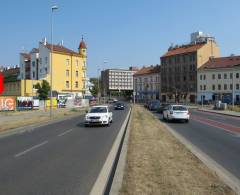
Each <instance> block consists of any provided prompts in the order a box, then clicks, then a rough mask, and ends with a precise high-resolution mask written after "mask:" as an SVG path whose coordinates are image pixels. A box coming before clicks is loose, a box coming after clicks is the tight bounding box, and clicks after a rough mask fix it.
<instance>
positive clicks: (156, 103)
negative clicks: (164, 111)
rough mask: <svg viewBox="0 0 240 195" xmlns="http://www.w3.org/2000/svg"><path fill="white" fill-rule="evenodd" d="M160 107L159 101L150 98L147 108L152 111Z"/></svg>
mask: <svg viewBox="0 0 240 195" xmlns="http://www.w3.org/2000/svg"><path fill="white" fill-rule="evenodd" d="M159 107H160V101H159V100H151V101H150V102H149V103H148V109H149V110H152V111H156V110H157V109H158V108H159Z"/></svg>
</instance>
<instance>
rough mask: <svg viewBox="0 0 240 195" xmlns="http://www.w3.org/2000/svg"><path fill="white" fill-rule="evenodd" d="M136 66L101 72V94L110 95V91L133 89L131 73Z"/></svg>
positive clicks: (134, 70)
mask: <svg viewBox="0 0 240 195" xmlns="http://www.w3.org/2000/svg"><path fill="white" fill-rule="evenodd" d="M136 71H137V69H136V68H134V67H130V68H129V70H127V69H107V70H104V71H102V72H101V82H102V88H101V94H102V95H103V96H107V95H110V92H111V91H112V92H113V91H118V92H121V91H133V74H134V73H135V72H136Z"/></svg>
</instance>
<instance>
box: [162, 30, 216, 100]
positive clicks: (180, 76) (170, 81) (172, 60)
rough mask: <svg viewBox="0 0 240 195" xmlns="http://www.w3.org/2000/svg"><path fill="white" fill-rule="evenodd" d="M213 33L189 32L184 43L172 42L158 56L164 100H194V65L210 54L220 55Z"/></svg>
mask: <svg viewBox="0 0 240 195" xmlns="http://www.w3.org/2000/svg"><path fill="white" fill-rule="evenodd" d="M219 56H220V52H219V47H218V46H217V43H216V41H215V39H214V38H213V37H208V36H205V35H204V36H201V33H199V35H196V34H194V35H193V34H192V35H191V42H190V43H189V44H186V45H180V46H178V45H177V46H175V47H173V46H171V47H170V48H169V49H168V51H167V52H166V53H165V54H164V55H163V56H162V57H161V67H162V68H161V96H162V101H163V102H192V103H195V102H196V101H197V69H198V68H199V67H201V66H202V65H203V64H204V63H206V62H207V61H208V60H209V58H210V57H219Z"/></svg>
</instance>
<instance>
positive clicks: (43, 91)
mask: <svg viewBox="0 0 240 195" xmlns="http://www.w3.org/2000/svg"><path fill="white" fill-rule="evenodd" d="M35 88H36V89H37V92H38V97H39V99H40V100H47V99H48V92H49V91H50V85H49V83H48V82H47V81H46V80H43V81H42V84H40V83H37V84H36V85H35Z"/></svg>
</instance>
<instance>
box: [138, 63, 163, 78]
mask: <svg viewBox="0 0 240 195" xmlns="http://www.w3.org/2000/svg"><path fill="white" fill-rule="evenodd" d="M160 71H161V67H160V66H159V65H156V66H149V67H143V68H141V69H140V70H139V71H137V72H136V73H135V74H134V76H138V75H144V74H154V73H160Z"/></svg>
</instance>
